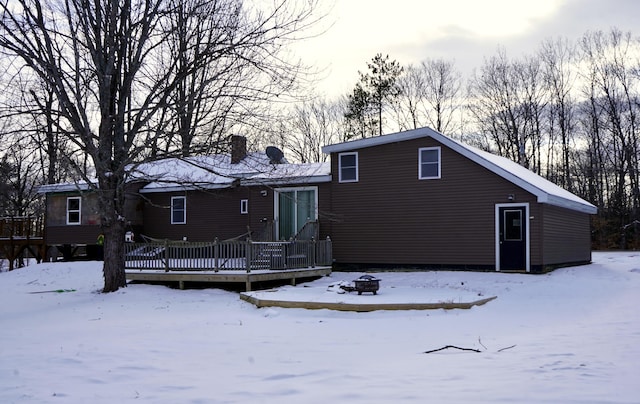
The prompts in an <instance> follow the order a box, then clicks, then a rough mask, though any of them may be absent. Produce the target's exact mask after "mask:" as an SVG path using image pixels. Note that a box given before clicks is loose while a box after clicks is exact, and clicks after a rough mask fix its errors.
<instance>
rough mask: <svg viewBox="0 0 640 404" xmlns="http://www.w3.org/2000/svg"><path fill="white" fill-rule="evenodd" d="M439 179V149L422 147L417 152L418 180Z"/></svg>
mask: <svg viewBox="0 0 640 404" xmlns="http://www.w3.org/2000/svg"><path fill="white" fill-rule="evenodd" d="M438 178H440V148H439V147H422V148H420V149H419V150H418V179H421V180H429V179H438Z"/></svg>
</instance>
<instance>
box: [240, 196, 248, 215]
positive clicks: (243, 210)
mask: <svg viewBox="0 0 640 404" xmlns="http://www.w3.org/2000/svg"><path fill="white" fill-rule="evenodd" d="M247 213H249V200H248V199H241V200H240V214H242V215H246V214H247Z"/></svg>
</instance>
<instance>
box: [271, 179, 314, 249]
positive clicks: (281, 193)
mask: <svg viewBox="0 0 640 404" xmlns="http://www.w3.org/2000/svg"><path fill="white" fill-rule="evenodd" d="M317 195H318V193H317V188H315V187H305V188H288V189H287V188H283V189H279V190H276V212H275V213H276V221H277V223H278V225H277V229H278V235H277V236H278V239H279V240H288V239H290V238H291V237H293V236H295V235H296V233H297V232H298V231H299V230H300V229H302V227H303V226H304V225H305V223H307V222H310V221H314V220H316V219H317V217H318V213H317V203H318V200H317Z"/></svg>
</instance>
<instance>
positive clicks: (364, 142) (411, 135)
mask: <svg viewBox="0 0 640 404" xmlns="http://www.w3.org/2000/svg"><path fill="white" fill-rule="evenodd" d="M427 136H432V137H434V138H439V137H444V135H442V134H439V133H438V132H436V131H434V130H433V129H431V128H419V129H413V130H408V131H406V132H398V133H392V134H390V135H382V136H375V137H368V138H365V139H358V140H352V141H350V142H344V143H338V144H332V145H329V146H324V147H323V148H322V152H323V153H325V154H330V153H336V152H343V151H349V150H356V149H362V148H364V147H373V146H379V145H383V144H388V143H395V142H402V141H405V140H412V139H418V138H421V137H427Z"/></svg>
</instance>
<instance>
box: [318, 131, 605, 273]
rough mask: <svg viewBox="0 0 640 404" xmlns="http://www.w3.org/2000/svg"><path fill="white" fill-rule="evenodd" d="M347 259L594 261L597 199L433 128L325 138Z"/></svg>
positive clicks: (336, 246)
mask: <svg viewBox="0 0 640 404" xmlns="http://www.w3.org/2000/svg"><path fill="white" fill-rule="evenodd" d="M323 151H324V152H325V153H330V154H331V172H332V173H333V176H332V181H331V201H330V203H329V206H330V209H331V212H332V213H333V214H334V217H335V218H337V219H338V220H336V221H334V222H333V223H332V226H331V239H332V241H333V257H334V259H335V261H336V263H339V264H341V265H343V266H348V265H356V264H357V265H358V266H362V265H363V264H364V265H365V266H372V265H374V266H386V267H395V266H416V267H423V268H432V269H439V268H443V269H444V268H446V269H456V268H457V269H472V270H498V271H510V270H516V271H526V272H543V271H546V270H548V269H550V268H554V267H558V266H565V265H577V264H583V263H588V262H590V261H591V235H590V234H591V232H590V215H591V214H594V213H596V207H595V206H593V205H591V204H590V203H588V202H586V201H584V200H582V199H580V198H579V197H577V196H575V195H573V194H571V193H569V192H567V191H565V190H564V189H562V188H560V187H558V186H556V185H554V184H553V183H551V182H549V181H547V180H545V179H543V178H542V177H540V176H538V175H536V174H534V173H533V172H531V171H529V170H527V169H526V168H524V167H522V166H520V165H518V164H516V163H514V162H512V161H510V160H508V159H506V158H502V157H498V156H495V155H492V154H490V153H487V152H484V151H481V150H479V149H476V148H474V147H470V146H468V145H465V144H462V143H460V142H457V141H455V140H453V139H451V138H448V137H446V136H444V135H442V134H440V133H438V132H435V131H433V130H431V129H429V128H422V129H416V130H411V131H406V132H400V133H394V134H390V135H385V136H379V137H373V138H366V139H361V140H355V141H351V142H346V143H340V144H335V145H330V146H325V147H324V149H323Z"/></svg>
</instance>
